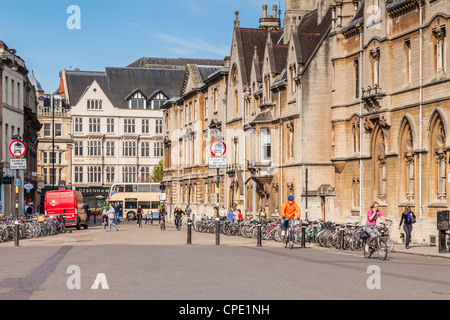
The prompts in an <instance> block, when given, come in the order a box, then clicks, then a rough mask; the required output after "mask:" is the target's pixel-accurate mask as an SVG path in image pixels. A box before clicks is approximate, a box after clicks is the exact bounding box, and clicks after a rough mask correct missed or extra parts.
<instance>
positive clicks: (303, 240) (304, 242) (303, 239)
mask: <svg viewBox="0 0 450 320" xmlns="http://www.w3.org/2000/svg"><path fill="white" fill-rule="evenodd" d="M305 247H306V228H305V226H302V248H305Z"/></svg>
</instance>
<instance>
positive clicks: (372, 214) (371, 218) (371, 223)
mask: <svg viewBox="0 0 450 320" xmlns="http://www.w3.org/2000/svg"><path fill="white" fill-rule="evenodd" d="M378 218H381V220H383V223H386V220H384V216H383V212H381V210H380V204H379V203H378V202H376V201H374V202H373V203H372V205H371V206H370V209H369V211H367V221H366V228H365V230H366V232H367V233H368V234H369V235H370V238H369V240H368V241H367V243H366V247H365V250H366V251H369V245H370V246H373V245H374V244H375V239H376V237H377V228H376V225H377V219H378Z"/></svg>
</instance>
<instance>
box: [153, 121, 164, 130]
mask: <svg viewBox="0 0 450 320" xmlns="http://www.w3.org/2000/svg"><path fill="white" fill-rule="evenodd" d="M162 132H163V121H162V120H160V119H157V120H156V126H155V133H162Z"/></svg>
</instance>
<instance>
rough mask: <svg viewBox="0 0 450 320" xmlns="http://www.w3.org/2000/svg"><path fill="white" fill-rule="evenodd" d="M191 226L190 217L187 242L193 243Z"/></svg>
mask: <svg viewBox="0 0 450 320" xmlns="http://www.w3.org/2000/svg"><path fill="white" fill-rule="evenodd" d="M191 227H192V220H191V219H189V218H188V223H187V244H192V231H191Z"/></svg>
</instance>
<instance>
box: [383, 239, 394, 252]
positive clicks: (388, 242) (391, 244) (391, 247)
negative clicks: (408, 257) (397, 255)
mask: <svg viewBox="0 0 450 320" xmlns="http://www.w3.org/2000/svg"><path fill="white" fill-rule="evenodd" d="M383 240H384V241H385V242H386V246H387V250H388V252H392V251H394V241H392V239H391V238H390V237H387V238H384V239H383Z"/></svg>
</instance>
